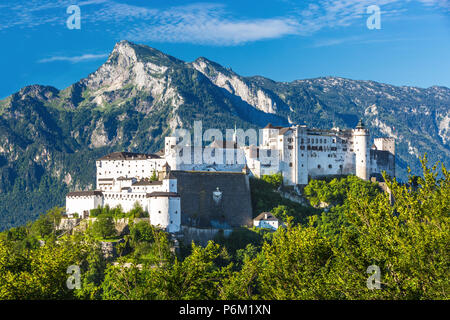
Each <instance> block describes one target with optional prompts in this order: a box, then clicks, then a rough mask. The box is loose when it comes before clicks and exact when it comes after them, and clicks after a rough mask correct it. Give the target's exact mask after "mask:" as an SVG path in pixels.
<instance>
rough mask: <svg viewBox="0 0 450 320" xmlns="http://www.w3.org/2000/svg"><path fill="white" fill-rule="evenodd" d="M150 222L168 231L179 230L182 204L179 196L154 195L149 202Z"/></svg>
mask: <svg viewBox="0 0 450 320" xmlns="http://www.w3.org/2000/svg"><path fill="white" fill-rule="evenodd" d="M149 207H150V210H149V214H150V223H151V224H152V225H155V226H159V227H161V228H163V229H166V230H167V231H168V232H178V231H179V230H180V225H181V206H180V197H179V196H153V197H150V203H149Z"/></svg>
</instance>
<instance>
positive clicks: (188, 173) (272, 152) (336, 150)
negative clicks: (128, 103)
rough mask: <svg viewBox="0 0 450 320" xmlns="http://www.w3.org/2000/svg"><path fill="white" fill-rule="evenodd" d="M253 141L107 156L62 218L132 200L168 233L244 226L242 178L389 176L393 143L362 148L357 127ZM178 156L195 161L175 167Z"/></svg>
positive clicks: (365, 142) (171, 145)
mask: <svg viewBox="0 0 450 320" xmlns="http://www.w3.org/2000/svg"><path fill="white" fill-rule="evenodd" d="M261 137H262V141H261V142H260V143H259V144H258V145H250V146H245V145H239V143H238V139H237V136H236V129H235V134H234V135H233V139H232V141H217V140H216V141H213V142H212V143H211V144H209V145H208V146H206V147H200V148H197V147H193V146H180V145H179V144H178V142H179V138H177V137H166V138H165V146H164V148H163V149H162V150H161V151H160V152H158V153H156V154H141V153H131V152H114V153H111V154H108V155H106V156H104V157H101V158H99V159H97V161H96V166H97V187H96V190H93V191H77V192H70V193H69V194H67V197H66V212H67V214H68V216H74V214H75V213H77V214H79V215H81V216H82V217H86V216H88V215H89V210H91V209H94V208H97V207H98V206H105V205H109V206H110V207H115V206H118V205H121V206H122V208H123V210H125V211H129V210H130V209H132V207H133V205H134V204H135V203H136V202H138V203H139V204H140V205H141V206H142V208H144V210H146V211H147V212H148V213H149V216H150V221H151V223H152V224H153V225H159V226H160V227H162V228H164V229H166V230H167V231H168V232H178V231H180V229H181V225H184V226H189V227H201V228H232V227H236V226H241V225H251V223H252V222H251V216H252V210H251V199H250V187H249V181H248V176H249V175H253V176H256V177H261V176H262V175H267V174H275V173H281V174H282V175H283V180H284V183H285V184H286V185H293V186H296V185H306V184H307V183H308V180H309V178H316V177H321V176H330V175H331V176H332V175H347V174H354V175H356V176H358V177H360V178H361V179H364V180H368V179H370V178H371V177H373V176H380V175H381V173H382V172H383V171H386V173H387V174H388V175H390V176H395V141H394V140H393V139H392V138H377V139H374V144H373V145H372V146H371V147H369V131H368V129H367V128H365V126H364V124H363V123H362V121H360V122H359V123H358V125H357V126H356V128H355V129H346V130H342V129H339V128H333V129H331V130H322V129H313V128H308V127H307V126H300V125H296V126H291V127H275V126H272V125H271V124H268V125H267V126H266V127H265V128H263V129H262V134H261ZM186 153H190V154H191V155H192V157H190V159H194V158H196V156H197V155H200V159H201V160H200V161H187V162H186V161H183V159H182V158H183V154H184V155H186ZM204 154H209V155H212V156H213V157H212V158H211V157H210V158H208V159H206V158H202V157H201V156H203V155H204ZM197 158H198V157H197ZM218 159H219V160H223V161H217V160H218ZM197 160H198V159H197ZM150 177H152V179H150Z"/></svg>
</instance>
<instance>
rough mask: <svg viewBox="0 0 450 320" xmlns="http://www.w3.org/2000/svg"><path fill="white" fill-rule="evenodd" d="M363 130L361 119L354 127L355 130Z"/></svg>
mask: <svg viewBox="0 0 450 320" xmlns="http://www.w3.org/2000/svg"><path fill="white" fill-rule="evenodd" d="M363 128H364V123H363V121H362V119H359V121H358V124H357V125H356V129H363Z"/></svg>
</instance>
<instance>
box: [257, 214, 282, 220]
mask: <svg viewBox="0 0 450 320" xmlns="http://www.w3.org/2000/svg"><path fill="white" fill-rule="evenodd" d="M253 220H255V221H261V220H265V221H278V219H277V218H276V217H275V216H274V215H273V214H272V213H270V212H262V213H260V214H259V215H258V216H257V217H256V218H255V219H253Z"/></svg>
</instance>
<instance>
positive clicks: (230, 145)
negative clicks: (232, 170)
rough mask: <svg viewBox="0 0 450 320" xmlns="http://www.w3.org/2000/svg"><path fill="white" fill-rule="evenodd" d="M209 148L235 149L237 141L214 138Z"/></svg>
mask: <svg viewBox="0 0 450 320" xmlns="http://www.w3.org/2000/svg"><path fill="white" fill-rule="evenodd" d="M208 147H209V148H221V149H236V148H237V143H236V142H234V141H228V140H222V141H218V140H214V141H213V142H212V143H211V144H210V145H209V146H208Z"/></svg>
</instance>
